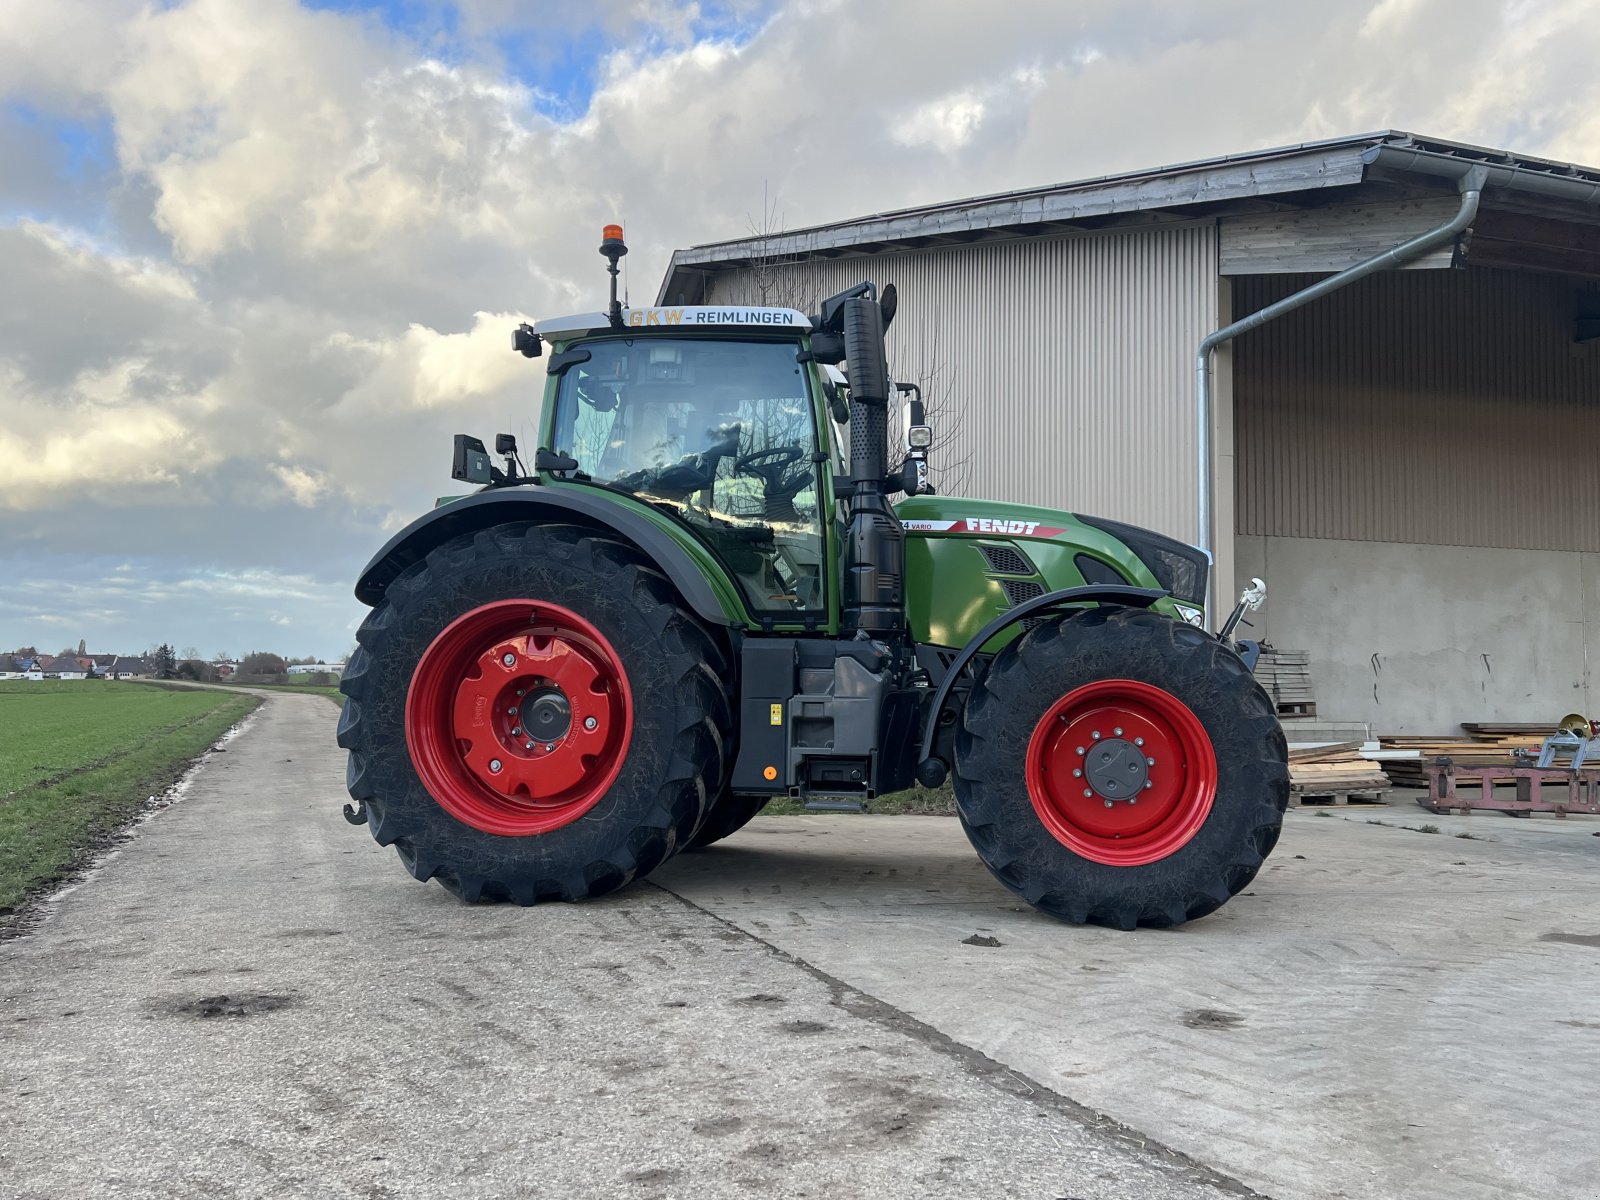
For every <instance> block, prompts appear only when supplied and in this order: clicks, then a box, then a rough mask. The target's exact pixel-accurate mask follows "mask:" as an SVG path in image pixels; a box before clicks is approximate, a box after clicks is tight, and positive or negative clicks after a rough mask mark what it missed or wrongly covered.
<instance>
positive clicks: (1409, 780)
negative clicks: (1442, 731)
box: [1378, 722, 1550, 788]
mask: <svg viewBox="0 0 1600 1200" xmlns="http://www.w3.org/2000/svg"><path fill="white" fill-rule="evenodd" d="M1461 727H1462V728H1463V729H1465V730H1467V732H1468V736H1466V737H1415V736H1405V735H1401V734H1385V735H1383V736H1380V737H1379V738H1378V746H1379V748H1380V749H1381V750H1384V751H1406V752H1408V753H1407V755H1406V756H1405V757H1398V756H1397V757H1392V758H1385V759H1384V760H1383V764H1382V765H1383V769H1384V772H1385V773H1386V774H1387V775H1388V776H1389V782H1390V783H1392V784H1393V785H1394V786H1395V787H1414V788H1425V787H1427V786H1428V776H1427V773H1426V772H1425V771H1424V770H1423V768H1424V767H1426V766H1427V765H1428V764H1429V763H1431V762H1433V761H1434V760H1435V759H1437V758H1441V757H1444V758H1448V759H1450V761H1451V762H1453V763H1455V764H1456V765H1457V766H1460V767H1493V766H1500V765H1502V764H1503V765H1505V766H1507V767H1509V766H1511V765H1512V762H1513V758H1512V752H1513V751H1515V750H1537V749H1538V748H1539V746H1540V744H1541V743H1542V742H1543V741H1544V739H1545V737H1546V736H1548V735H1549V732H1550V727H1549V726H1548V725H1535V724H1521V723H1518V724H1498V725H1492V724H1478V723H1474V724H1468V723H1465V722H1464V723H1463V724H1462V726H1461ZM1511 781H1512V780H1511V777H1510V776H1509V775H1508V776H1506V778H1505V779H1504V780H1497V782H1505V783H1510V782H1511Z"/></svg>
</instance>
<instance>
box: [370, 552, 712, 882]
mask: <svg viewBox="0 0 1600 1200" xmlns="http://www.w3.org/2000/svg"><path fill="white" fill-rule="evenodd" d="M357 640H358V641H359V642H360V648H359V649H358V650H357V651H356V653H355V655H354V656H353V657H352V659H351V662H350V665H349V669H348V670H347V671H346V673H345V676H344V679H343V681H342V683H341V689H342V690H343V691H344V693H345V695H346V696H347V697H348V698H349V699H348V700H347V702H346V704H345V708H344V715H343V716H342V718H341V719H340V722H339V744H340V745H341V746H344V747H345V748H346V749H347V750H349V752H350V757H349V765H348V771H347V783H348V786H349V789H350V794H351V796H352V797H354V798H355V799H356V800H357V801H359V802H361V803H363V804H364V805H365V806H366V811H367V817H368V825H369V827H370V829H371V832H372V836H373V837H374V838H375V839H376V840H377V841H378V843H379V844H380V845H386V846H387V845H393V846H394V847H395V849H396V850H397V851H398V853H399V855H400V859H401V861H402V862H403V863H404V864H405V866H406V868H407V869H408V870H409V871H410V872H411V873H412V875H414V876H415V877H416V878H417V879H418V880H423V881H426V880H428V879H437V880H438V881H439V882H440V883H441V884H442V885H443V886H444V887H446V888H447V889H448V890H450V891H451V892H453V893H455V894H456V895H457V896H460V897H461V898H462V899H464V900H468V901H475V900H478V899H480V898H497V899H506V900H511V901H514V902H516V903H518V904H532V903H535V902H537V901H541V900H546V899H561V900H578V899H583V898H585V897H591V896H598V895H603V894H604V893H606V892H610V891H614V890H616V889H617V888H620V887H623V886H624V885H626V884H627V883H628V882H630V881H631V880H632V879H634V878H635V877H637V876H642V875H644V874H647V873H648V872H650V871H651V870H654V869H655V867H657V866H659V865H660V864H661V863H662V862H663V861H664V860H665V859H666V858H668V857H669V856H670V855H672V854H673V853H674V852H676V851H677V850H679V849H681V848H682V847H683V846H684V845H685V844H686V843H687V841H688V839H689V837H690V836H691V834H692V833H693V832H694V831H695V829H696V827H697V826H698V825H699V823H700V821H701V819H702V817H703V816H704V812H705V807H706V803H707V798H708V797H709V796H711V795H714V794H715V793H716V792H717V791H718V790H720V788H721V787H722V785H723V782H724V780H725V779H726V777H727V772H728V769H729V766H730V764H729V761H728V758H727V754H726V743H725V735H726V734H727V733H728V731H729V730H730V729H731V725H732V717H731V710H730V707H729V701H728V696H727V694H726V692H725V690H724V686H723V684H722V682H721V680H720V678H719V676H718V675H717V673H716V672H715V670H714V669H713V665H714V664H716V663H719V662H720V661H721V655H720V652H719V651H718V650H717V648H716V646H715V644H714V643H713V642H712V639H711V637H710V636H709V634H708V633H707V632H706V630H705V629H704V628H703V627H702V626H701V625H700V624H699V623H698V621H696V619H695V618H694V616H693V615H692V614H691V613H689V612H688V611H687V610H686V609H685V608H684V606H683V605H682V603H681V602H680V600H679V599H678V597H677V595H676V593H675V592H674V591H673V589H672V588H671V586H670V584H669V583H668V582H667V580H666V579H665V578H664V577H663V576H661V575H660V574H659V573H658V572H656V571H655V570H654V568H653V567H652V566H651V565H650V564H648V563H647V562H646V561H645V560H644V559H643V558H642V557H641V556H639V555H638V554H637V553H636V552H635V551H633V550H632V549H631V548H630V547H628V546H625V545H623V544H621V543H619V542H615V541H612V540H610V539H607V538H605V537H602V536H597V535H594V534H591V533H590V532H589V531H586V530H582V529H578V528H574V527H570V526H537V525H535V526H529V525H502V526H497V527H495V528H493V529H488V530H484V531H482V532H479V533H476V534H470V535H466V536H463V537H460V538H457V539H455V540H454V541H451V542H448V543H446V544H445V545H443V546H441V547H440V548H438V549H437V550H434V551H433V552H432V553H430V554H429V555H428V557H427V558H426V559H425V560H424V561H422V562H420V563H417V564H414V565H413V566H411V567H410V568H408V569H407V570H406V571H405V572H404V573H402V574H401V575H400V576H399V577H398V578H397V579H396V580H395V581H394V583H393V584H391V585H390V587H389V589H388V592H387V594H386V595H385V597H384V600H383V601H382V603H380V604H379V605H378V606H377V607H376V608H374V609H373V611H372V613H371V614H370V615H369V616H368V618H367V620H366V621H365V622H364V623H363V625H362V627H361V630H360V632H359V633H358V634H357Z"/></svg>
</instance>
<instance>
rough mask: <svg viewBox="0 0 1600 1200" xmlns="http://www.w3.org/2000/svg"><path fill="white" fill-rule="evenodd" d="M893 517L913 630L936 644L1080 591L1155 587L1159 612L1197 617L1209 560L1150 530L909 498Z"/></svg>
mask: <svg viewBox="0 0 1600 1200" xmlns="http://www.w3.org/2000/svg"><path fill="white" fill-rule="evenodd" d="M895 511H896V514H897V515H898V516H899V518H900V521H901V523H902V524H903V525H904V526H905V529H906V552H907V571H908V573H909V574H911V575H912V576H915V577H919V580H920V586H913V587H911V588H909V589H908V594H909V596H910V597H911V613H910V615H911V619H912V625H913V627H914V628H915V627H916V626H919V625H924V626H925V627H926V630H925V633H926V636H928V637H929V638H930V640H932V641H934V642H935V644H940V645H951V644H956V645H959V644H961V643H960V642H959V641H952V639H954V638H958V637H959V636H960V635H961V634H962V633H965V632H967V627H968V626H974V628H973V629H972V632H976V624H977V623H978V621H979V618H980V617H982V618H983V619H985V620H987V619H988V618H989V617H992V616H993V615H994V614H995V613H997V612H1000V611H1003V610H1004V609H1005V608H1007V607H1010V606H1013V605H1015V604H1020V603H1022V602H1023V601H1025V600H1027V599H1030V598H1032V597H1033V596H1036V595H1041V594H1043V593H1044V592H1047V591H1057V590H1059V589H1061V588H1069V587H1082V586H1084V585H1085V584H1096V583H1103V584H1133V585H1134V586H1136V587H1146V588H1160V589H1161V590H1163V591H1165V592H1167V593H1168V594H1169V595H1171V597H1172V600H1170V601H1162V602H1161V603H1160V604H1159V605H1158V606H1157V607H1158V608H1160V609H1162V610H1164V611H1168V612H1170V613H1171V615H1173V616H1177V617H1181V618H1182V619H1184V620H1187V621H1191V622H1195V623H1198V622H1199V620H1200V619H1201V615H1202V608H1203V605H1204V603H1205V593H1206V577H1207V575H1208V573H1209V571H1210V566H1211V562H1210V558H1209V556H1208V555H1207V554H1206V553H1205V552H1204V551H1203V550H1199V549H1196V548H1195V547H1194V546H1190V545H1187V544H1185V543H1183V542H1180V541H1178V540H1176V539H1175V538H1170V537H1167V536H1166V535H1164V534H1160V533H1156V532H1155V531H1153V530H1149V529H1141V528H1139V527H1138V526H1135V525H1127V524H1124V523H1122V522H1119V521H1110V520H1106V519H1104V518H1101V517H1092V516H1086V515H1083V514H1079V513H1070V512H1064V511H1062V510H1061V509H1054V508H1038V507H1035V506H1033V505H1028V504H1004V503H1000V502H997V501H991V500H972V499H968V498H966V497H961V496H913V497H910V498H908V499H906V500H903V501H901V502H900V503H899V504H898V505H896V507H895ZM919 580H914V581H913V582H914V583H916V582H919ZM922 586H926V588H927V590H926V591H922V590H921V587H922ZM921 610H925V611H921Z"/></svg>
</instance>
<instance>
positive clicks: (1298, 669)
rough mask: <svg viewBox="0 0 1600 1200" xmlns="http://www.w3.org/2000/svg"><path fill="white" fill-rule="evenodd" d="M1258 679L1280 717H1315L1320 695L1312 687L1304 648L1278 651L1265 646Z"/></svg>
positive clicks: (1258, 670)
mask: <svg viewBox="0 0 1600 1200" xmlns="http://www.w3.org/2000/svg"><path fill="white" fill-rule="evenodd" d="M1255 675H1256V680H1257V682H1259V683H1260V684H1261V686H1262V687H1264V688H1266V689H1267V695H1269V696H1271V697H1272V703H1273V706H1274V707H1275V708H1276V709H1277V712H1278V715H1279V716H1280V717H1314V716H1316V715H1317V697H1316V695H1315V693H1314V692H1313V691H1312V688H1311V662H1310V659H1309V658H1308V657H1307V655H1306V652H1305V651H1304V650H1279V649H1277V648H1275V647H1273V646H1268V645H1263V646H1262V647H1261V657H1260V658H1259V659H1257V660H1256V671H1255Z"/></svg>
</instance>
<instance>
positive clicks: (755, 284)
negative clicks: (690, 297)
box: [745, 182, 821, 313]
mask: <svg viewBox="0 0 1600 1200" xmlns="http://www.w3.org/2000/svg"><path fill="white" fill-rule="evenodd" d="M779 199H780V198H779V197H777V196H772V195H770V194H769V193H768V191H767V185H766V183H765V182H763V183H762V185H761V215H760V216H759V217H757V216H754V215H748V214H747V215H746V217H745V228H746V229H748V230H749V231H750V242H751V247H750V296H751V302H752V303H754V304H758V305H760V306H761V307H763V308H793V309H797V310H799V311H800V312H803V313H809V312H814V311H815V310H816V307H817V303H818V301H820V300H821V296H819V295H818V294H817V279H816V272H814V271H811V270H808V269H806V264H807V261H808V260H809V259H810V257H811V256H810V255H809V254H806V253H804V252H794V251H780V250H779V248H778V247H779V243H780V240H781V239H782V238H783V236H784V233H785V229H784V224H783V210H782V209H781V208H779V206H778V205H779Z"/></svg>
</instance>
